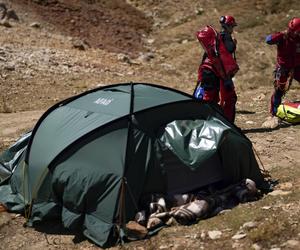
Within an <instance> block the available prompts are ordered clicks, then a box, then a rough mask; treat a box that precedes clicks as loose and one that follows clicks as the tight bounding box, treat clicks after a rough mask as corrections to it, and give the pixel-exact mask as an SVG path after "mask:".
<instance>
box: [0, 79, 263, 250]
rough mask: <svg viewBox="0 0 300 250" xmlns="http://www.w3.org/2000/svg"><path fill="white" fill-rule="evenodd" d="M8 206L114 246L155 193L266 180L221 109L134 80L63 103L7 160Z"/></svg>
mask: <svg viewBox="0 0 300 250" xmlns="http://www.w3.org/2000/svg"><path fill="white" fill-rule="evenodd" d="M0 162H1V164H0V181H1V186H0V202H2V203H4V204H6V206H7V207H8V208H9V210H10V211H19V212H20V211H22V210H23V212H24V210H25V215H27V216H28V218H29V222H30V223H32V224H34V223H36V222H38V221H46V220H47V219H53V218H56V219H57V218H60V219H61V220H62V223H63V225H64V226H65V227H67V228H70V229H75V228H76V229H78V228H79V229H80V230H82V232H83V233H84V235H85V236H86V237H88V238H89V239H91V240H92V241H94V242H95V243H96V244H98V245H100V246H102V247H107V246H111V245H113V244H115V243H116V242H117V240H118V238H119V235H120V231H122V228H123V226H124V224H125V223H126V222H128V221H129V220H132V219H133V218H134V216H135V213H136V212H137V211H138V209H139V208H138V204H139V200H140V199H141V198H142V197H143V196H144V195H146V194H153V193H174V194H175V193H183V192H189V191H191V190H194V189H196V188H201V187H203V186H206V185H208V184H211V183H215V182H220V181H222V182H224V183H228V184H230V183H236V182H238V181H240V180H242V179H243V178H250V179H252V180H254V181H255V182H256V184H257V185H258V187H259V185H260V184H261V183H262V182H263V176H262V174H261V172H260V170H259V167H258V164H257V162H256V159H255V156H254V154H253V151H252V145H251V142H250V141H249V140H248V139H247V137H245V136H244V135H243V134H242V133H241V131H240V130H239V129H238V128H237V127H235V126H234V125H233V124H231V123H230V122H228V121H227V120H226V119H225V118H224V116H223V115H222V113H221V112H220V111H219V109H218V107H216V106H214V105H212V104H209V103H205V102H199V101H198V100H195V99H194V98H193V97H192V96H191V95H188V94H185V93H183V92H179V91H176V90H174V89H170V88H166V87H162V86H158V85H152V84H144V83H125V84H117V85H110V86H106V87H102V88H98V89H94V90H91V91H88V92H85V93H83V94H80V95H78V96H74V97H72V98H69V99H67V100H64V101H62V102H60V103H58V104H56V105H54V106H53V107H51V108H50V109H49V110H48V111H47V112H45V114H44V115H43V116H42V117H41V118H40V120H39V121H38V123H37V124H36V126H35V127H34V129H33V130H32V132H31V133H29V134H27V135H25V136H24V137H23V138H21V139H20V141H19V142H17V143H16V144H15V145H13V146H12V147H11V148H9V149H8V150H7V151H6V152H4V153H3V154H2V156H1V157H0Z"/></svg>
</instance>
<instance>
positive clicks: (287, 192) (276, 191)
mask: <svg viewBox="0 0 300 250" xmlns="http://www.w3.org/2000/svg"><path fill="white" fill-rule="evenodd" d="M290 193H291V191H283V190H280V189H278V190H274V191H273V192H271V193H269V195H271V196H278V195H288V194H290Z"/></svg>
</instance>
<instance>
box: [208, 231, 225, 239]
mask: <svg viewBox="0 0 300 250" xmlns="http://www.w3.org/2000/svg"><path fill="white" fill-rule="evenodd" d="M221 236H222V232H221V231H218V230H213V231H208V237H209V238H210V239H212V240H216V239H220V238H221Z"/></svg>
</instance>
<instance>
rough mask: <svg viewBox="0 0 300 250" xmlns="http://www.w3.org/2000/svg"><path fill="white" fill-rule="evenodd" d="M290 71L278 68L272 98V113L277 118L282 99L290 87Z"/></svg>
mask: <svg viewBox="0 0 300 250" xmlns="http://www.w3.org/2000/svg"><path fill="white" fill-rule="evenodd" d="M288 78H289V71H288V70H286V69H282V68H280V67H278V68H277V69H276V70H275V80H274V91H273V94H272V96H271V105H270V113H271V115H272V116H275V115H276V113H277V108H278V107H279V105H280V104H281V100H282V97H283V96H284V94H285V93H286V91H287V89H288V85H289V79H288Z"/></svg>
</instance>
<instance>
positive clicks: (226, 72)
mask: <svg viewBox="0 0 300 250" xmlns="http://www.w3.org/2000/svg"><path fill="white" fill-rule="evenodd" d="M197 38H198V40H199V42H200V44H201V45H202V47H203V49H204V50H205V53H204V57H203V59H202V62H201V64H200V66H199V69H198V80H201V79H202V71H203V70H204V69H208V70H210V71H213V72H214V73H215V74H216V75H217V76H218V77H219V78H221V79H228V78H231V77H233V75H234V74H235V73H236V72H237V71H238V69H239V67H238V65H237V63H236V61H235V58H233V56H232V54H231V53H234V52H235V48H236V44H235V42H234V41H233V40H232V37H231V36H230V34H225V33H224V34H223V33H222V32H221V33H218V32H217V31H216V30H215V29H214V28H213V27H212V26H206V27H204V28H202V29H200V30H199V31H198V32H197ZM229 45H230V46H229Z"/></svg>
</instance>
